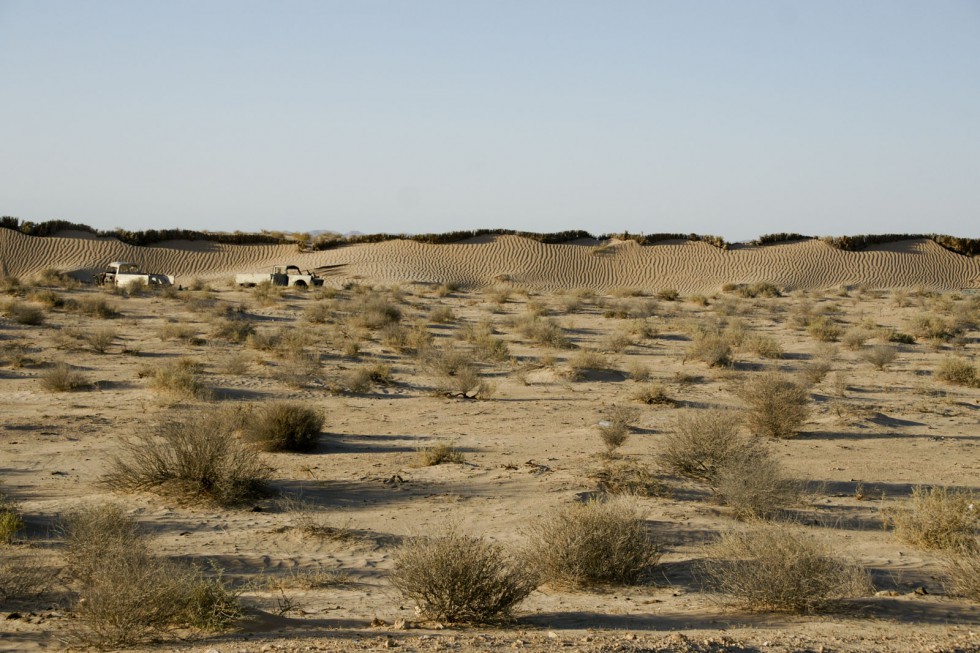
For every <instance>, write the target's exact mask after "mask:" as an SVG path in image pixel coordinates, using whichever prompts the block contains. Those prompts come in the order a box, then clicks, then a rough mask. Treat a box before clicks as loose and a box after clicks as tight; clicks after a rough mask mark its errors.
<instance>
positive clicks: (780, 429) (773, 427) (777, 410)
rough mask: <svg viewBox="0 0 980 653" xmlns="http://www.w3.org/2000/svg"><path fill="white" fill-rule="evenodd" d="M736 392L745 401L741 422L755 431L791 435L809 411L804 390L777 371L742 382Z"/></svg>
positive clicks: (773, 435) (760, 433) (789, 436)
mask: <svg viewBox="0 0 980 653" xmlns="http://www.w3.org/2000/svg"><path fill="white" fill-rule="evenodd" d="M738 396H739V397H740V398H741V399H742V401H744V402H745V403H746V404H747V405H748V410H747V411H746V414H745V423H746V424H747V425H748V427H749V429H750V430H751V431H752V432H753V433H755V434H756V435H767V436H769V437H773V438H791V437H793V436H795V435H797V434H798V433H799V432H800V429H801V428H803V424H804V423H805V422H806V419H807V416H808V415H809V412H810V411H809V402H810V394H809V393H808V392H807V390H806V389H805V388H804V387H803V386H801V385H799V384H798V383H796V382H794V381H793V380H791V379H790V378H789V377H787V376H784V375H782V374H779V373H777V372H768V373H764V374H761V375H759V376H756V377H754V378H752V379H750V380H749V381H747V382H745V383H742V384H741V386H740V387H739V389H738Z"/></svg>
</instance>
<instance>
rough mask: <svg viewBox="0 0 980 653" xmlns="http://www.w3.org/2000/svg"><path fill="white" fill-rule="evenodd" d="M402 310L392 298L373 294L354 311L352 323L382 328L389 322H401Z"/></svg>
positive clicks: (365, 326)
mask: <svg viewBox="0 0 980 653" xmlns="http://www.w3.org/2000/svg"><path fill="white" fill-rule="evenodd" d="M401 319H402V311H401V309H400V308H398V306H396V305H395V304H394V303H393V302H392V301H391V300H390V299H388V298H386V297H382V296H373V297H371V298H370V299H368V300H367V301H365V302H363V303H360V304H359V305H358V306H357V308H356V309H355V311H354V315H353V316H352V320H351V323H352V324H354V325H355V326H360V327H364V328H367V329H372V330H375V329H381V328H382V327H385V326H387V325H389V324H394V323H396V322H400V321H401Z"/></svg>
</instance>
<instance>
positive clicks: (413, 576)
mask: <svg viewBox="0 0 980 653" xmlns="http://www.w3.org/2000/svg"><path fill="white" fill-rule="evenodd" d="M390 579H391V584H392V585H393V586H394V587H395V588H396V589H397V590H398V591H399V592H401V594H402V595H403V596H404V597H405V598H407V599H410V600H411V601H413V602H414V603H415V605H416V606H417V608H418V611H419V613H420V614H421V615H422V616H424V617H425V618H428V619H434V620H439V621H446V622H450V623H465V622H473V623H486V622H494V621H499V620H502V619H506V618H508V617H509V616H510V615H511V614H512V612H513V610H514V608H515V607H517V605H518V604H519V603H520V602H521V601H523V600H524V599H526V598H527V597H528V596H529V595H530V594H531V592H533V591H534V590H535V589H537V586H538V578H537V576H536V574H535V573H534V572H533V571H532V570H530V569H529V568H528V567H527V565H524V564H521V563H520V562H518V561H516V560H514V559H513V558H512V557H511V556H509V555H508V554H507V553H506V552H505V551H504V549H503V548H502V547H501V546H500V545H498V544H494V543H492V542H488V541H487V540H485V539H483V538H479V537H472V536H469V535H463V534H461V533H458V532H457V531H455V530H450V531H449V532H448V533H446V534H444V535H439V536H435V537H419V538H413V539H412V540H410V541H409V542H408V543H407V544H405V545H403V546H402V547H401V548H400V549H399V550H398V552H397V553H396V554H395V560H394V567H393V569H392V571H391V574H390Z"/></svg>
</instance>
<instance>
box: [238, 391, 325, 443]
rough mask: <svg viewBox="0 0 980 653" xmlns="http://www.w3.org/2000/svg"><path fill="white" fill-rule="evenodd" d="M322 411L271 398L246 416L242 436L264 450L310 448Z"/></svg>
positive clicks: (317, 438) (315, 438)
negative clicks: (271, 399)
mask: <svg viewBox="0 0 980 653" xmlns="http://www.w3.org/2000/svg"><path fill="white" fill-rule="evenodd" d="M322 428H323V414H322V413H320V412H319V411H317V410H314V409H312V408H308V407H306V406H303V405H301V404H296V403H290V402H287V401H273V402H270V403H266V404H263V405H261V406H260V407H259V408H257V409H256V410H254V411H253V412H252V413H251V414H250V415H249V416H248V418H247V420H246V424H245V437H246V438H247V439H248V440H249V441H251V442H254V443H256V444H257V445H258V446H259V447H261V448H262V449H263V450H265V451H312V450H313V449H315V448H316V445H317V443H318V441H319V439H320V431H321V429H322Z"/></svg>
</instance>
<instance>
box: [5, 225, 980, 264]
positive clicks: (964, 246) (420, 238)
mask: <svg viewBox="0 0 980 653" xmlns="http://www.w3.org/2000/svg"><path fill="white" fill-rule="evenodd" d="M0 227H2V228H5V229H12V230H14V231H19V232H20V233H23V234H27V235H29V236H53V235H55V234H57V233H58V232H60V231H68V230H72V231H84V232H87V233H90V234H93V235H95V236H99V237H102V238H117V239H118V240H120V241H122V242H124V243H128V244H130V245H152V244H154V243H159V242H163V241H167V240H207V241H211V242H216V243H225V244H229V245H282V244H288V243H297V244H298V245H299V247H300V249H301V250H326V249H333V248H335V247H343V246H345V245H360V244H365V243H382V242H386V241H389V240H410V241H414V242H417V243H426V244H430V245H443V244H449V243H458V242H460V241H463V240H468V239H470V238H478V237H480V236H518V237H521V238H527V239H529V240H534V241H536V242H539V243H545V244H552V245H553V244H560V243H568V242H571V241H575V240H586V239H588V240H597V241H605V240H609V239H611V238H616V239H619V240H632V241H633V242H635V243H637V244H639V245H654V244H656V243H660V242H664V241H668V240H685V241H695V242H704V243H708V244H709V245H712V246H714V247H717V248H719V249H728V247H729V246H730V243H728V242H727V241H726V240H725V239H724V238H722V237H721V236H711V235H701V234H693V233H692V234H681V233H657V234H631V233H629V232H623V233H618V234H617V233H611V234H602V235H600V236H598V237H597V236H594V235H592V234H590V233H589V232H587V231H583V230H581V229H578V230H569V231H557V232H552V233H534V232H530V231H516V230H514V229H469V230H461V231H448V232H445V233H433V234H389V233H380V234H357V235H351V236H344V235H341V234H334V233H328V234H319V235H317V236H314V237H309V236H308V235H307V234H298V235H289V234H285V233H283V232H263V233H257V234H255V233H241V232H234V233H226V232H209V231H193V230H189V229H148V230H146V231H127V230H125V229H115V230H112V231H103V230H99V229H93V228H92V227H90V226H88V225H85V224H79V223H75V222H69V221H67V220H48V221H46V222H30V221H26V220H25V221H21V220H19V219H18V218H13V217H10V216H4V217H2V218H0ZM815 239H816V237H815V236H805V235H803V234H798V233H774V234H766V235H763V236H760V237H759V238H757V239H756V240H754V241H752V242H751V243H750V244H752V245H774V244H778V243H787V242H793V241H799V240H815ZM920 239H928V240H931V241H933V242H935V243H936V244H937V245H940V246H941V247H944V248H946V249H948V250H949V251H951V252H955V253H957V254H963V255H964V256H977V255H980V238H959V237H956V236H949V235H945V234H866V235H859V236H826V237H822V238H820V240H821V241H823V242H825V243H827V244H828V245H830V246H831V247H834V248H836V249H840V250H845V251H848V252H858V251H861V250H863V249H867V248H868V247H871V246H873V245H881V244H885V243H893V242H897V241H901V240H920Z"/></svg>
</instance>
